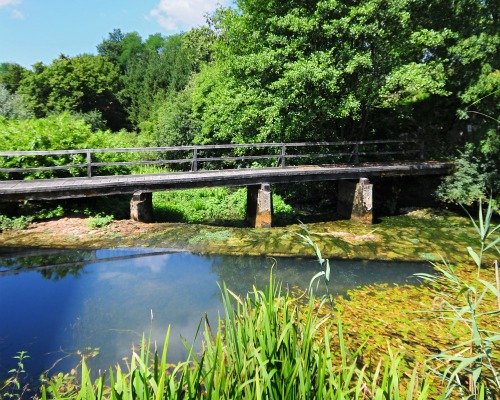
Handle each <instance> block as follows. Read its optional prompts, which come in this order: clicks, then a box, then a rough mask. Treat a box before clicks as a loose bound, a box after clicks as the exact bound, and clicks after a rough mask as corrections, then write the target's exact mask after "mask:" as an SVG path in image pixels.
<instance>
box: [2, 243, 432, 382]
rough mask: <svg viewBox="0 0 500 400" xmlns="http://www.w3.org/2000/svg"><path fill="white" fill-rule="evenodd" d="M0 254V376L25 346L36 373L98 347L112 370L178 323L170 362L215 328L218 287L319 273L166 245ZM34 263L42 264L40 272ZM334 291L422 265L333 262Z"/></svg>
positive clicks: (404, 275)
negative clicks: (145, 340) (203, 324)
mask: <svg viewBox="0 0 500 400" xmlns="http://www.w3.org/2000/svg"><path fill="white" fill-rule="evenodd" d="M31 253H32V254H30V255H28V256H27V255H26V254H23V255H21V254H22V253H21V254H19V253H16V254H11V255H9V256H6V255H3V256H1V257H0V310H1V311H0V312H1V320H0V377H1V376H4V375H5V373H6V371H8V370H9V369H10V368H13V367H14V366H15V360H13V358H12V357H13V356H14V355H16V353H17V352H18V351H20V350H25V351H27V352H28V354H29V356H30V358H29V359H27V360H26V362H25V366H26V368H27V370H28V371H29V372H30V374H31V375H32V376H34V377H36V376H38V375H39V374H40V373H42V372H44V371H46V370H49V369H51V372H56V371H61V370H62V371H68V370H69V369H71V368H72V367H74V366H75V365H76V364H77V363H78V361H79V359H80V356H79V355H78V351H85V349H87V348H92V349H95V348H97V349H99V355H98V356H96V357H94V358H93V359H92V360H91V361H90V362H89V363H90V366H91V368H92V369H93V371H98V370H99V369H101V370H105V369H107V368H109V366H111V365H114V364H116V363H117V362H120V361H121V360H122V359H123V358H124V357H128V356H130V354H131V348H132V346H137V344H138V343H139V342H140V340H141V337H142V335H143V334H145V335H146V336H149V335H151V338H152V340H153V341H156V342H157V343H158V345H161V344H162V342H163V339H164V337H165V333H166V331H167V327H168V326H169V325H170V326H171V341H170V346H169V359H170V361H172V362H174V361H178V360H181V359H182V358H183V357H185V355H186V348H185V345H184V344H183V340H181V337H182V338H185V339H186V340H187V342H191V341H192V340H193V338H194V336H195V333H196V331H197V328H198V326H199V323H200V321H201V319H202V318H203V317H204V316H205V315H206V316H207V317H208V319H209V321H211V323H212V326H213V327H215V326H216V325H217V319H218V314H219V312H220V310H221V301H220V289H219V284H220V283H222V282H225V283H226V285H227V286H228V287H229V288H230V289H231V290H233V291H235V292H237V293H240V294H244V293H246V292H248V291H249V290H251V289H252V287H253V286H254V285H255V286H256V287H258V288H262V289H263V288H264V287H265V286H266V283H267V282H268V281H269V274H270V269H271V266H273V265H275V268H274V275H275V276H276V277H277V279H278V280H280V281H282V282H283V285H284V286H289V287H292V286H298V287H301V288H304V289H305V288H307V287H308V285H309V282H310V279H311V278H312V277H313V276H314V274H315V273H317V272H318V271H319V270H320V268H319V265H318V263H317V262H316V261H314V260H311V259H297V258H277V259H271V258H265V257H235V256H207V255H196V254H190V253H182V252H169V251H166V250H162V249H112V250H97V251H60V250H59V251H36V252H31ZM28 267H29V268H31V267H39V268H37V269H35V270H33V269H32V268H31V270H29V271H28ZM331 267H332V273H331V286H330V289H329V290H330V292H331V293H334V294H343V293H346V291H347V290H349V289H351V288H354V287H357V286H361V285H367V284H372V283H393V284H403V283H408V282H415V279H414V278H411V275H412V274H414V273H417V272H429V270H430V267H429V266H428V265H427V264H425V263H395V262H373V261H370V262H363V261H332V263H331Z"/></svg>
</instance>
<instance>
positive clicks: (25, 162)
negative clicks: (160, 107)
mask: <svg viewBox="0 0 500 400" xmlns="http://www.w3.org/2000/svg"><path fill="white" fill-rule="evenodd" d="M135 142H136V136H135V135H134V134H131V133H128V132H125V131H120V132H117V133H112V132H111V131H108V130H107V131H96V132H93V131H92V127H91V126H90V125H89V124H87V123H86V122H85V121H84V120H83V119H82V118H80V117H76V116H74V115H71V114H68V113H63V114H59V115H52V116H49V117H47V118H40V119H30V120H22V121H14V120H5V119H1V118H0V151H2V150H3V151H9V150H59V149H85V148H106V147H109V148H115V147H132V146H134V145H135ZM133 157H134V155H132V154H113V153H106V154H101V155H99V156H98V160H94V161H125V160H129V159H131V158H133ZM79 163H85V156H84V155H83V154H77V155H67V156H35V157H10V158H5V157H0V167H4V168H21V167H24V168H27V167H40V166H59V165H67V164H79ZM100 171H101V172H103V173H104V172H106V173H111V174H113V173H121V172H124V171H126V169H124V168H123V167H122V168H120V167H109V168H107V169H104V168H101V169H100ZM82 173H85V171H84V170H83V169H81V168H79V169H76V168H74V169H70V170H68V171H44V172H32V173H27V174H25V175H24V176H16V177H17V178H23V177H27V178H36V177H59V176H68V175H70V176H78V175H80V174H82ZM11 176H12V175H11Z"/></svg>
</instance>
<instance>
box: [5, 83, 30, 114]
mask: <svg viewBox="0 0 500 400" xmlns="http://www.w3.org/2000/svg"><path fill="white" fill-rule="evenodd" d="M32 116H33V113H32V112H31V111H30V110H29V108H28V107H27V105H26V102H25V100H24V98H23V97H22V96H21V95H18V94H15V93H14V94H11V93H10V92H9V91H8V90H7V88H6V87H5V86H4V85H2V84H0V118H2V117H4V118H12V119H26V118H30V117H32Z"/></svg>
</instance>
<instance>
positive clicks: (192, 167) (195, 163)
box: [191, 147, 198, 172]
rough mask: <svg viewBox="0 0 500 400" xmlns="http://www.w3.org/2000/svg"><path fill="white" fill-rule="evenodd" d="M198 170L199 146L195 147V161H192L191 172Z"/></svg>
mask: <svg viewBox="0 0 500 400" xmlns="http://www.w3.org/2000/svg"><path fill="white" fill-rule="evenodd" d="M196 171H198V148H196V147H195V148H194V149H193V161H191V172H196Z"/></svg>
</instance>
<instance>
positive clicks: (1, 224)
mask: <svg viewBox="0 0 500 400" xmlns="http://www.w3.org/2000/svg"><path fill="white" fill-rule="evenodd" d="M31 221H33V217H26V216H21V217H13V218H10V217H7V216H5V215H2V214H0V232H2V231H9V230H20V229H25V228H27V227H28V225H29V224H30V223H31Z"/></svg>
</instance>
